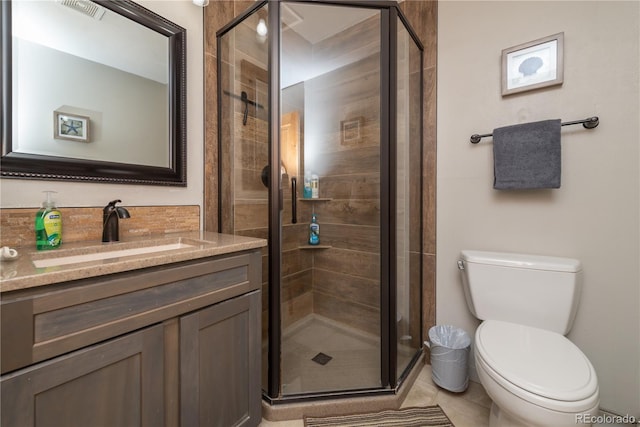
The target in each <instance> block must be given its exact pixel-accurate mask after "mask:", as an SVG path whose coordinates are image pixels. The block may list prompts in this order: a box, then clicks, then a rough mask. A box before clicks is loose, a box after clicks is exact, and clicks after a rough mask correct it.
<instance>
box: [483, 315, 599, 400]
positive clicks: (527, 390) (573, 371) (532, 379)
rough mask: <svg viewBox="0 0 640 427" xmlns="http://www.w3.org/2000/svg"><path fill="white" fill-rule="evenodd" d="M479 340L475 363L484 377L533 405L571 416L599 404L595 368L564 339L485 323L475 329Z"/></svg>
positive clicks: (504, 324)
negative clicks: (489, 378)
mask: <svg viewBox="0 0 640 427" xmlns="http://www.w3.org/2000/svg"><path fill="white" fill-rule="evenodd" d="M475 341H476V342H475V347H476V359H477V362H479V365H480V366H482V368H483V369H484V371H485V373H486V374H487V375H489V376H490V377H491V378H492V379H493V380H494V381H495V382H496V383H498V384H499V385H500V386H501V387H503V388H505V389H506V390H508V391H509V392H510V393H513V394H514V395H517V396H518V397H520V398H522V399H524V400H526V401H528V402H530V403H533V404H535V405H538V406H542V407H544V408H547V409H550V410H554V411H561V412H568V411H580V410H586V409H589V408H592V407H593V405H594V404H596V403H597V402H598V382H597V377H596V373H595V370H594V368H593V366H592V365H591V363H590V362H589V360H588V359H587V358H586V357H585V355H584V354H583V353H582V352H581V351H580V349H579V348H578V347H576V346H575V345H574V344H573V343H572V342H571V341H569V340H568V339H567V338H565V337H564V336H563V335H560V334H558V333H555V332H551V331H547V330H544V329H539V328H534V327H531V326H525V325H518V324H515V323H510V322H503V321H497V320H487V321H485V322H483V323H482V324H481V325H480V327H479V328H478V329H477V331H476V340H475Z"/></svg>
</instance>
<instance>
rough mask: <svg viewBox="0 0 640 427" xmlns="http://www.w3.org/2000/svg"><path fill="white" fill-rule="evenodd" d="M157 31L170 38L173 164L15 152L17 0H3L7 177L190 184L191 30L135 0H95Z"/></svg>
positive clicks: (3, 166) (2, 167) (2, 170)
mask: <svg viewBox="0 0 640 427" xmlns="http://www.w3.org/2000/svg"><path fill="white" fill-rule="evenodd" d="M93 1H94V2H95V3H97V4H99V5H101V6H103V7H105V8H106V9H109V10H111V11H113V12H115V13H118V14H120V15H123V16H125V17H127V18H129V19H131V20H132V21H135V22H137V23H138V24H140V25H143V26H145V27H147V28H150V29H151V30H154V31H156V32H158V33H160V34H163V35H165V36H167V38H168V50H169V52H168V53H169V68H170V69H169V99H168V102H169V116H170V117H169V118H168V120H169V141H167V143H169V144H170V153H171V154H170V159H171V166H170V167H167V168H165V167H156V166H144V165H135V164H126V163H114V162H103V161H95V160H85V159H74V158H64V157H53V156H45V155H38V154H26V153H18V152H13V151H12V141H11V139H12V105H13V104H12V94H11V88H12V82H11V78H12V77H11V69H12V49H11V46H12V32H11V1H2V2H1V3H2V5H1V6H0V22H1V24H2V31H1V34H0V39H1V40H0V41H1V47H2V55H1V58H2V86H1V88H0V90H1V94H0V95H1V96H0V97H1V98H2V121H1V123H0V126H1V129H0V133H2V157H1V158H0V174H1V176H2V178H19V179H45V180H65V181H84V182H105V183H121V184H147V185H171V186H183V187H184V186H186V185H187V167H186V148H187V138H186V117H187V115H186V30H185V29H184V28H182V27H180V26H178V25H176V24H174V23H173V22H170V21H168V20H167V19H165V18H163V17H161V16H159V15H157V14H155V13H154V12H151V11H150V10H148V9H146V8H144V7H142V6H140V5H138V4H136V3H134V2H132V1H129V0H93Z"/></svg>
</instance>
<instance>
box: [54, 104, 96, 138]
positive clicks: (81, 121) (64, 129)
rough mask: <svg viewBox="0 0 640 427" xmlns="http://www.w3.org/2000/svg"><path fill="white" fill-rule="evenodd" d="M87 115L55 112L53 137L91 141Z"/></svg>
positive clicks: (89, 121)
mask: <svg viewBox="0 0 640 427" xmlns="http://www.w3.org/2000/svg"><path fill="white" fill-rule="evenodd" d="M90 123H91V119H90V118H89V117H87V116H80V115H77V114H67V113H63V112H61V111H54V112H53V137H54V138H55V139H66V140H71V141H82V142H89V124H90Z"/></svg>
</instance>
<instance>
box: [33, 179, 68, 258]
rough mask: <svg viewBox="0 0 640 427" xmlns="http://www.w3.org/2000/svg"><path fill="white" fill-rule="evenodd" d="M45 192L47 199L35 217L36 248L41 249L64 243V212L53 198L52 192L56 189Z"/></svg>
mask: <svg viewBox="0 0 640 427" xmlns="http://www.w3.org/2000/svg"><path fill="white" fill-rule="evenodd" d="M43 193H46V194H47V199H46V200H45V201H44V202H42V208H40V210H38V212H36V218H35V231H36V249H37V250H39V251H43V250H48V249H56V248H58V247H59V246H60V245H61V244H62V214H61V213H60V211H59V210H58V208H56V205H55V203H54V202H53V201H52V200H51V193H55V191H43Z"/></svg>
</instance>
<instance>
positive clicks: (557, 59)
mask: <svg viewBox="0 0 640 427" xmlns="http://www.w3.org/2000/svg"><path fill="white" fill-rule="evenodd" d="M563 44H564V33H558V34H554V35H552V36H548V37H543V38H541V39H538V40H533V41H531V42H528V43H524V44H521V45H518V46H513V47H510V48H508V49H504V50H503V51H502V96H505V95H511V94H513V93H519V92H524V91H528V90H533V89H539V88H542V87H547V86H554V85H561V84H562V82H563V79H564V71H563V69H564V60H563V57H564V48H563Z"/></svg>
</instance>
